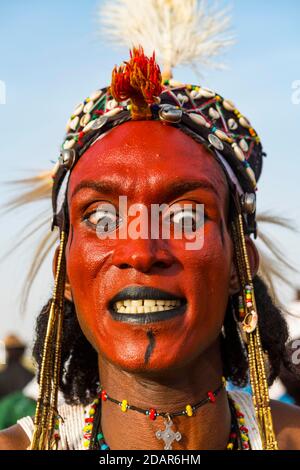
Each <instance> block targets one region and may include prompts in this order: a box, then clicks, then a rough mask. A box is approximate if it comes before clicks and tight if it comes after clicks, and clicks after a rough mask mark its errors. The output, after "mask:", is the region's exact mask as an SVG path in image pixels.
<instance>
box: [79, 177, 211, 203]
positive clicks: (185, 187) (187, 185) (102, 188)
mask: <svg viewBox="0 0 300 470" xmlns="http://www.w3.org/2000/svg"><path fill="white" fill-rule="evenodd" d="M82 189H92V190H94V191H96V192H98V193H101V194H107V195H111V194H121V193H122V191H124V187H123V189H122V186H121V185H119V184H118V183H116V182H113V181H88V180H86V181H81V182H80V183H79V184H78V185H77V186H76V187H75V188H74V190H73V192H72V194H71V199H72V198H73V197H74V196H75V195H76V194H77V193H78V192H79V191H81V190H82ZM195 189H204V190H207V191H211V192H214V193H215V194H217V190H216V188H215V187H214V185H213V184H212V183H211V182H210V181H208V180H204V179H203V180H190V181H189V180H180V181H178V180H177V181H175V182H173V183H172V184H170V185H169V186H167V187H165V188H163V190H162V192H161V196H162V199H164V200H168V201H169V200H173V199H175V198H177V197H179V196H182V195H184V194H185V193H188V192H190V191H194V190H195Z"/></svg>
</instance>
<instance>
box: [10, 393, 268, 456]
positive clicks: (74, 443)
mask: <svg viewBox="0 0 300 470" xmlns="http://www.w3.org/2000/svg"><path fill="white" fill-rule="evenodd" d="M229 395H230V397H231V398H232V399H233V401H234V402H235V403H237V404H238V405H239V406H240V408H241V412H242V413H243V414H244V416H245V426H246V427H247V428H248V435H249V441H250V445H251V449H252V450H262V441H261V437H260V433H259V429H258V424H257V421H256V416H255V410H254V406H253V402H252V397H251V395H250V394H249V393H244V392H239V391H234V392H229ZM89 409H90V405H88V406H86V407H83V406H82V405H76V406H71V405H67V404H63V405H61V406H60V408H59V414H60V415H61V417H62V418H63V420H64V422H63V423H61V424H60V430H59V433H60V441H59V446H58V448H59V449H60V450H67V449H70V450H86V448H85V447H84V445H83V427H84V424H85V423H84V419H85V417H86V416H89ZM18 424H19V425H20V426H21V427H22V429H23V430H24V432H25V433H26V434H27V436H28V438H29V440H30V441H31V439H32V435H33V421H32V418H31V417H30V416H27V417H26V418H22V419H19V420H18Z"/></svg>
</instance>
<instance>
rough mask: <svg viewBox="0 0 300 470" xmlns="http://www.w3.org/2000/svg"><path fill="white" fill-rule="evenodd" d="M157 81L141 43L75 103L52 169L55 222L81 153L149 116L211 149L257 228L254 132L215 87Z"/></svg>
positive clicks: (258, 165)
mask: <svg viewBox="0 0 300 470" xmlns="http://www.w3.org/2000/svg"><path fill="white" fill-rule="evenodd" d="M161 80H162V79H161V73H160V69H159V67H158V65H157V63H156V61H155V55H154V53H153V55H152V57H150V58H148V57H146V56H145V55H144V51H143V49H142V47H139V48H134V49H133V51H132V52H130V61H129V62H125V64H124V65H122V66H121V67H119V68H118V69H117V68H115V69H114V70H113V74H112V83H111V86H110V87H106V88H102V89H99V90H96V91H95V92H94V93H92V94H91V95H90V96H89V97H88V98H86V99H85V100H84V101H83V102H82V103H80V104H79V105H77V106H76V108H75V110H74V111H73V113H72V115H71V117H70V119H69V121H68V124H67V134H66V136H65V139H64V142H63V144H62V148H61V155H60V158H59V162H58V164H56V166H55V169H54V172H53V177H54V186H53V198H52V201H53V212H54V219H53V225H56V226H61V224H62V217H61V214H60V212H61V210H62V207H63V205H64V200H65V190H66V187H67V182H66V180H67V179H68V176H69V174H70V171H71V170H72V168H73V167H74V165H75V164H76V162H77V161H78V160H79V158H80V157H81V155H82V154H83V153H84V152H85V151H86V150H87V149H88V148H89V147H90V146H91V145H92V144H93V143H94V142H95V141H96V140H97V139H98V138H99V136H101V135H102V134H104V133H105V132H107V131H109V130H110V129H112V128H114V127H116V126H118V125H121V124H122V123H124V122H127V121H130V120H149V119H153V120H158V121H161V122H163V123H165V124H169V125H172V126H175V127H177V128H179V129H181V130H182V131H183V132H185V133H187V134H188V135H190V136H191V137H193V138H195V139H196V140H197V141H199V142H200V143H202V144H203V145H205V146H206V147H208V148H209V149H210V150H211V151H212V152H213V153H214V155H215V157H216V159H217V160H218V161H219V162H220V163H221V165H222V167H223V169H224V171H225V173H226V175H227V177H228V178H229V180H230V181H231V182H232V183H233V185H234V187H235V189H236V190H237V192H238V193H241V192H243V193H244V196H245V195H246V208H247V210H246V212H248V214H251V215H252V221H251V223H250V222H249V221H248V224H247V225H248V228H249V232H250V233H251V232H255V224H253V214H254V213H255V191H256V189H257V186H256V185H257V181H258V179H259V177H260V174H261V170H262V160H263V155H264V153H263V150H262V146H261V143H260V139H259V137H258V135H257V133H256V131H255V130H254V129H253V127H252V126H251V124H250V122H249V121H248V119H247V118H246V117H245V116H243V115H242V114H241V113H240V112H239V111H238V110H237V108H236V107H235V105H234V104H233V103H232V102H231V101H229V100H227V99H224V98H223V97H221V96H220V95H219V94H217V93H215V92H214V91H212V90H210V89H208V88H202V87H200V86H195V85H184V84H181V83H179V82H175V81H174V80H172V79H171V80H165V81H164V82H163V83H162V81H161ZM229 168H230V169H231V170H232V171H229ZM66 176H67V178H66ZM58 194H59V196H58ZM239 195H240V196H241V194H239ZM244 202H245V200H244Z"/></svg>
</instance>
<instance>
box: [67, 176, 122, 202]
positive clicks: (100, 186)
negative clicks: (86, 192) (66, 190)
mask: <svg viewBox="0 0 300 470" xmlns="http://www.w3.org/2000/svg"><path fill="white" fill-rule="evenodd" d="M82 189H92V190H94V191H96V192H98V193H102V194H112V193H119V192H120V190H121V186H120V185H119V184H118V183H114V182H112V181H88V180H86V181H81V182H80V183H79V184H78V185H77V186H75V188H74V190H73V192H72V194H71V199H72V198H73V197H74V196H75V195H76V194H77V193H78V192H79V191H81V190H82Z"/></svg>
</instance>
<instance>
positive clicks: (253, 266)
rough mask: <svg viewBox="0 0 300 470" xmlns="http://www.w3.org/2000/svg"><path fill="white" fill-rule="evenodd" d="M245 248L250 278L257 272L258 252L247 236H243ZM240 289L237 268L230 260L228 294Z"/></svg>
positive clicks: (235, 292)
mask: <svg viewBox="0 0 300 470" xmlns="http://www.w3.org/2000/svg"><path fill="white" fill-rule="evenodd" d="M245 242H246V248H247V253H248V259H249V264H250V271H251V275H252V279H253V278H254V276H255V275H256V274H257V271H258V268H259V253H258V250H257V248H256V245H255V243H254V241H253V240H252V238H250V237H249V236H247V235H246V236H245ZM239 290H240V281H239V277H238V272H237V268H236V265H235V261H234V259H233V261H232V267H231V277H230V284H229V295H233V294H237V293H238V292H239Z"/></svg>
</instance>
